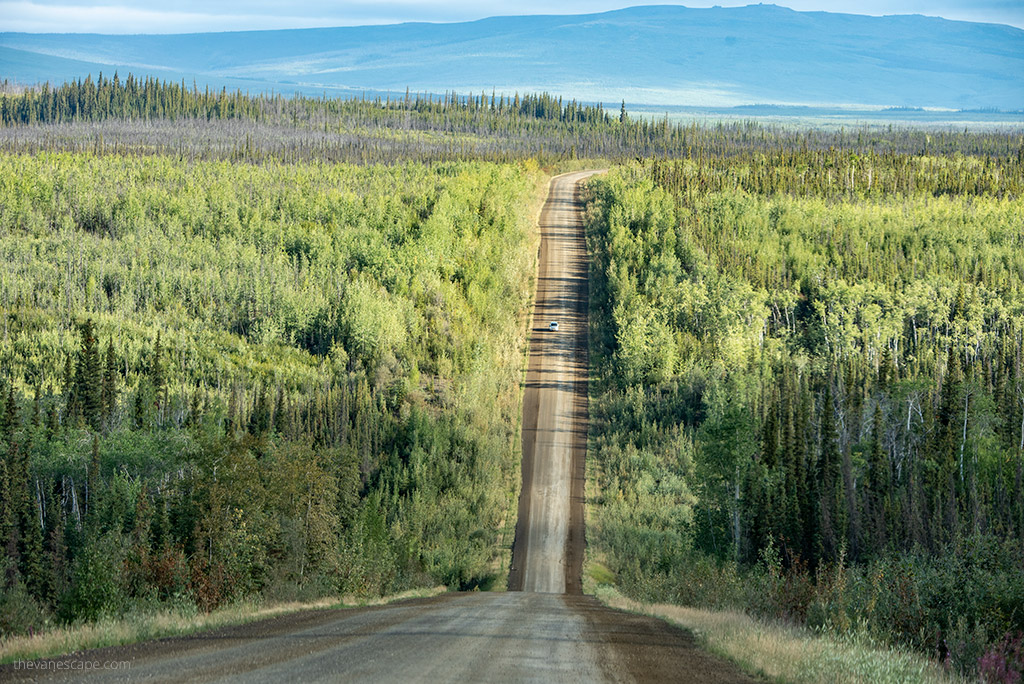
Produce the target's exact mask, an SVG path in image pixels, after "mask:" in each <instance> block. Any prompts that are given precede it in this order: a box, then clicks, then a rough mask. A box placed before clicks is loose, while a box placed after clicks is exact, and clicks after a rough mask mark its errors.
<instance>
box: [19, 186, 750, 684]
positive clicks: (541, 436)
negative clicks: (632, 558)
mask: <svg viewBox="0 0 1024 684" xmlns="http://www.w3.org/2000/svg"><path fill="white" fill-rule="evenodd" d="M586 175H589V174H568V175H565V176H560V177H557V178H555V179H554V180H553V181H552V183H551V194H550V196H549V200H548V202H547V204H546V205H545V208H544V210H543V211H542V217H541V225H542V236H543V239H542V243H541V253H540V267H539V268H540V271H539V276H540V279H539V282H538V295H537V302H536V309H535V315H534V321H535V323H534V327H535V330H534V334H533V336H532V342H531V345H530V361H529V366H528V371H527V380H526V391H525V396H524V420H523V451H524V465H523V473H524V474H523V477H524V487H523V489H524V498H522V499H521V500H520V507H519V514H520V520H519V522H520V525H519V527H517V535H516V542H515V549H514V560H513V565H514V568H515V570H514V572H513V573H512V577H511V578H510V588H514V589H524V590H525V591H514V592H507V593H479V592H473V593H451V594H444V595H441V596H436V597H433V598H427V599H412V600H408V601H402V602H398V603H393V604H390V605H387V606H380V607H372V608H356V609H347V610H315V611H305V612H302V613H296V614H293V615H286V616H281V617H277V618H271V619H268V620H262V621H259V622H253V623H250V624H247V625H238V626H234V627H225V628H221V629H218V630H213V631H209V632H203V633H200V634H195V635H191V636H183V637H173V638H168V639H161V640H158V641H150V642H145V643H141V644H134V645H130V646H120V647H112V648H105V649H99V650H95V651H87V652H84V653H79V654H75V655H72V656H65V657H61V658H53V659H48V660H42V661H34V662H33V663H31V665H32V667H31V669H29V668H28V667H26V666H25V664H24V663H20V664H9V665H3V666H0V681H36V682H42V681H49V682H60V681H81V680H85V681H90V682H134V681H145V682H254V683H256V684H259V683H261V682H280V681H291V682H337V681H342V682H431V683H433V682H494V683H501V682H551V683H553V684H558V683H559V682H679V683H682V684H686V683H689V682H693V683H697V682H701V683H704V682H707V683H709V684H716V683H725V682H737V683H740V682H743V683H748V682H754V681H756V680H753V679H751V678H749V677H747V676H746V675H744V674H742V673H740V672H739V671H738V670H736V668H735V667H733V666H732V665H730V664H728V663H725V662H723V661H721V660H719V659H718V658H715V657H714V656H711V655H710V654H708V653H706V652H704V651H703V650H701V649H700V648H699V647H698V645H697V644H696V643H695V641H694V638H693V636H692V635H691V634H690V633H688V632H685V631H683V630H681V629H678V628H676V627H673V626H671V625H668V624H666V623H665V622H662V621H661V620H657V619H654V618H649V617H644V616H640V615H633V614H630V613H624V612H621V611H616V610H612V609H609V608H606V607H605V606H603V605H601V604H600V603H599V602H598V601H597V600H596V599H594V598H593V597H589V596H582V595H580V594H579V584H580V566H581V564H582V552H583V536H582V535H583V517H582V513H583V456H584V453H585V449H586V414H587V406H586V397H587V392H586V389H587V388H586V372H587V371H586V368H587V365H586V305H587V278H586V276H587V270H586V269H587V261H586V251H585V247H584V241H583V235H582V228H581V225H580V217H579V212H578V202H577V196H576V183H577V182H578V181H579V180H580V179H581V178H583V177H585V176H586ZM550 320H558V322H559V330H558V332H557V333H554V334H551V333H550V331H548V330H547V325H548V323H549V322H550ZM524 507H525V513H524ZM110 664H117V666H118V667H117V669H103V668H104V666H108V665H110ZM58 668H59V669H58Z"/></svg>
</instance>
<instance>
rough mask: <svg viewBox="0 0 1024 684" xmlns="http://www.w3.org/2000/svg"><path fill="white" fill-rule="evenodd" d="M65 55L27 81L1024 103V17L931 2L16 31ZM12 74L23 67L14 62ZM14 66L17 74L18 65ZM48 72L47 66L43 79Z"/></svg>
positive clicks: (712, 101)
mask: <svg viewBox="0 0 1024 684" xmlns="http://www.w3.org/2000/svg"><path fill="white" fill-rule="evenodd" d="M0 47H4V48H9V49H15V50H21V51H23V52H31V53H35V54H38V55H40V56H42V57H46V58H49V60H50V61H49V62H48V66H47V67H45V68H43V67H40V68H38V69H36V70H35V71H32V72H31V73H28V72H29V71H31V70H26V69H25V68H24V65H21V64H20V63H15V64H11V62H12V61H15V60H9V59H7V58H3V59H4V66H3V71H5V72H6V71H8V67H9V66H10V67H11V68H10V71H11V72H13V73H11V74H10V76H13V77H14V78H19V76H20V74H21V73H28V75H29V76H30V77H33V78H30V79H27V80H51V81H53V82H60V81H62V80H66V79H73V78H76V77H84V76H85V74H82V73H75V69H78V70H79V71H80V69H81V66H80V65H78V66H75V67H74V68H72V65H66V66H62V65H60V64H59V63H57V62H55V61H53V60H62V59H63V60H76V61H78V62H82V63H90V64H96V65H102V66H103V67H104V70H105V71H106V70H113V68H118V69H130V70H132V71H133V72H135V73H137V74H138V73H150V72H154V71H161V72H164V73H165V74H166V75H167V76H168V77H178V76H181V77H184V78H187V79H189V80H191V79H193V78H194V79H195V80H197V81H198V82H205V83H212V84H214V85H218V84H220V83H225V84H230V83H234V82H239V83H243V84H244V83H260V84H269V85H275V84H277V85H279V86H281V88H289V87H298V88H300V89H305V90H307V91H316V90H319V89H326V90H330V91H335V90H342V91H357V90H360V89H374V90H398V91H401V90H404V89H405V88H407V87H408V88H411V89H413V90H417V91H424V92H443V91H447V90H451V89H455V90H460V91H463V92H464V91H467V90H469V91H474V92H479V91H480V90H485V91H487V92H491V91H492V90H495V91H498V92H504V93H507V94H511V93H513V92H515V91H518V92H525V91H537V90H544V91H547V92H552V93H555V94H559V95H563V96H567V97H575V98H578V99H583V100H591V101H604V102H617V101H618V100H620V99H626V100H629V101H631V102H637V103H645V104H663V105H710V106H737V105H749V104H783V105H823V104H827V105H866V106H885V107H943V108H951V109H971V108H996V109H1003V110H1007V109H1009V110H1015V109H1020V108H1021V107H1024V79H1020V78H1019V74H1021V73H1024V30H1021V29H1017V28H1015V27H1011V26H1006V25H1002V24H981V23H972V22H962V21H953V20H949V19H943V18H940V17H927V16H922V15H889V16H885V17H873V16H867V15H856V14H840V13H830V12H798V11H796V10H792V9H789V8H785V7H781V6H778V5H748V6H746V7H739V8H699V9H694V8H686V7H682V6H676V5H641V6H637V7H630V8H625V9H620V10H612V11H609V12H601V13H591V14H581V15H527V16H511V17H507V16H506V17H489V18H485V19H479V20H475V21H471V22H460V23H450V24H449V23H438V24H434V23H427V22H407V23H403V24H391V25H383V26H356V27H337V28H310V29H281V30H269V31H268V30H261V31H238V32H220V33H186V34H135V35H105V34H26V33H0ZM3 75H4V76H8V74H6V73H5V74H3ZM10 76H8V77H10ZM41 77H42V78H41Z"/></svg>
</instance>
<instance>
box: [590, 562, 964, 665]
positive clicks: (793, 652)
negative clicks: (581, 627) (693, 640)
mask: <svg viewBox="0 0 1024 684" xmlns="http://www.w3.org/2000/svg"><path fill="white" fill-rule="evenodd" d="M605 572H607V571H605ZM587 574H588V575H589V576H590V582H591V586H590V587H589V589H588V593H593V594H594V595H595V596H596V597H597V598H598V600H600V601H601V602H602V603H604V604H605V605H607V606H609V607H611V608H619V609H622V610H627V611H631V612H634V613H642V614H645V615H651V616H653V617H658V618H661V619H663V620H666V621H668V622H671V623H673V624H676V625H679V626H680V627H683V628H685V629H688V630H690V631H691V632H693V633H694V635H695V636H696V637H697V638H698V639H699V640H700V641H701V642H702V643H703V645H704V646H705V648H707V649H708V650H709V651H711V652H712V653H715V654H716V655H720V656H722V657H724V658H726V659H728V660H730V661H732V662H734V663H736V665H737V666H739V667H740V668H741V669H743V670H744V671H746V672H748V673H750V674H753V675H756V676H760V677H764V678H766V679H768V680H769V681H772V682H792V683H793V684H859V683H860V682H872V683H873V684H952V683H954V682H963V681H965V680H963V679H961V678H959V677H957V676H956V675H953V674H950V673H947V672H945V671H944V670H943V669H942V668H941V667H940V666H939V665H938V664H937V663H935V662H932V661H930V660H928V659H927V658H925V657H924V656H922V655H919V654H916V653H912V652H908V651H905V650H900V649H895V648H891V647H889V646H885V645H881V644H878V643H875V642H873V641H872V640H871V639H870V638H868V637H867V636H863V635H852V636H849V637H845V638H839V637H835V636H832V635H825V634H818V633H815V632H812V631H810V630H807V629H803V628H800V627H795V626H792V625H787V624H783V623H771V622H765V621H762V620H757V619H755V618H752V617H750V616H749V615H747V614H746V613H741V612H736V611H710V610H701V609H698V608H687V607H684V606H673V605H667V604H645V603H640V602H637V601H634V600H632V599H629V598H627V597H625V596H623V595H622V594H620V593H619V592H618V591H617V590H616V589H615V588H614V587H611V586H608V585H603V584H602V585H597V586H595V585H596V582H595V581H594V580H595V579H596V577H595V575H600V574H601V573H600V571H597V572H596V573H595V572H593V571H592V570H590V569H588V571H587Z"/></svg>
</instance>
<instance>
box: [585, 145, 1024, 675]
mask: <svg viewBox="0 0 1024 684" xmlns="http://www.w3.org/2000/svg"><path fill="white" fill-rule="evenodd" d="M1022 180H1024V166H1022V164H1021V160H1020V159H1019V158H1017V156H1015V155H1013V156H1007V157H1003V158H995V159H993V158H989V159H981V158H976V157H965V156H962V155H950V156H943V157H934V156H904V155H895V154H891V155H868V156H861V155H857V154H853V153H848V152H837V151H832V152H828V153H816V152H791V153H785V154H783V153H779V154H776V155H774V156H772V155H768V156H759V155H752V156H747V157H743V156H737V157H733V158H729V159H722V158H719V159H697V160H684V161H679V162H660V163H647V164H643V165H633V166H631V167H626V168H622V169H620V170H617V171H614V172H613V173H611V174H610V175H609V176H608V177H607V178H605V179H601V180H598V181H595V183H594V185H593V191H592V197H591V203H590V215H589V236H588V239H589V242H590V247H591V249H592V251H593V254H594V265H593V271H592V277H593V282H592V290H591V291H592V293H593V297H592V316H593V319H594V321H595V330H594V334H593V335H592V345H593V352H592V355H591V359H592V363H594V364H595V365H596V366H597V368H596V371H597V373H598V376H599V381H598V383H597V385H596V389H595V393H596V396H595V400H594V402H593V404H592V405H593V428H594V432H593V435H594V437H593V439H592V454H593V456H594V458H595V464H594V465H595V471H596V477H597V479H598V484H599V489H600V491H601V492H602V500H601V502H600V504H601V505H599V506H598V508H597V519H596V522H595V524H594V525H593V526H592V528H591V531H590V539H591V540H592V542H594V544H595V547H596V550H597V551H598V553H600V554H602V555H603V556H604V560H605V561H606V562H607V563H608V564H609V566H610V567H611V569H612V570H614V571H615V572H616V573H617V574H618V577H619V580H620V582H621V583H622V584H623V585H624V586H625V587H626V588H627V589H628V590H630V591H633V592H635V593H638V594H642V595H644V596H645V597H646V598H656V599H658V600H665V599H675V600H678V601H682V602H688V603H695V604H701V605H712V606H722V605H729V606H742V607H747V608H750V609H753V610H756V611H759V612H761V613H765V614H770V615H782V616H785V617H788V618H791V619H797V620H801V621H807V622H809V623H811V624H814V625H824V626H829V627H832V628H835V629H849V628H852V627H854V626H857V625H861V626H863V627H864V628H867V629H869V630H871V631H872V632H875V633H876V634H877V635H878V636H880V637H882V638H886V639H892V640H895V641H901V642H908V643H911V644H914V645H916V646H918V647H920V648H922V649H924V650H926V651H930V652H932V653H935V654H937V655H939V656H940V657H943V658H947V657H948V658H950V659H951V660H953V661H955V662H956V665H957V666H959V667H962V668H963V669H965V670H968V671H970V670H973V668H974V667H975V664H976V662H977V660H978V658H979V657H980V656H981V655H982V653H983V649H984V647H985V646H986V644H992V643H994V642H996V641H998V640H1000V639H1002V638H1003V636H1004V634H1007V633H1013V632H1015V631H1018V630H1021V629H1024V351H1022V334H1024V200H1022V199H1021V198H1022V197H1024V194H1022V190H1024V182H1022Z"/></svg>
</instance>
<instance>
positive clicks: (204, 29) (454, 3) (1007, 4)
mask: <svg viewBox="0 0 1024 684" xmlns="http://www.w3.org/2000/svg"><path fill="white" fill-rule="evenodd" d="M645 4H669V5H679V6H684V7H691V8H708V7H713V6H716V5H717V6H722V7H743V6H747V5H751V4H757V3H750V2H748V1H746V0H738V1H736V0H734V1H730V0H697V1H692V2H686V3H645V2H623V1H621V0H569V1H568V2H565V3H561V4H560V5H559V6H558V8H557V11H551V5H550V4H548V3H541V2H537V1H536V0H524V1H523V2H510V1H508V0H501V1H500V2H494V3H488V4H487V5H486V6H481V5H480V4H479V3H470V2H466V1H465V0H427V1H417V0H389V1H386V2H354V3H344V4H343V5H342V6H338V4H337V3H331V2H327V1H326V0H302V1H301V2H294V3H289V4H288V5H287V6H282V5H280V4H279V3H273V2H266V1H265V0H262V1H257V2H245V3H243V2H240V1H238V0H212V1H210V2H198V0H183V2H180V3H177V4H176V6H175V9H174V10H165V9H158V8H153V6H152V3H150V2H144V1H141V0H134V1H133V0H123V1H122V2H120V3H118V4H109V3H97V2H91V1H81V2H76V1H74V0H70V1H69V0H53V1H49V0H19V1H3V2H0V17H3V19H0V31H4V32H25V33H104V34H136V33H140V34H174V33H216V32H227V31H249V30H274V29H289V28H327V27H343V26H367V25H386V24H398V23H406V22H433V23H456V22H465V21H474V20H478V19H484V18H488V17H494V16H516V15H532V14H570V15H571V14H590V13H596V12H604V11H609V10H615V9H624V8H627V7H632V6H637V5H645ZM774 4H778V5H780V6H782V7H787V8H789V9H793V10H797V11H800V12H813V11H823V12H834V13H844V14H861V15H869V16H885V15H906V14H922V15H925V16H934V17H941V18H943V19H950V20H957V21H972V22H981V23H998V24H1006V25H1009V26H1015V27H1017V28H1024V3H1020V2H1016V1H1012V0H985V1H983V2H967V1H965V0H944V1H942V2H938V3H936V2H927V1H925V0H898V1H897V2H887V1H885V0H861V1H859V2H858V1H857V0H792V1H791V2H785V3H774Z"/></svg>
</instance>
